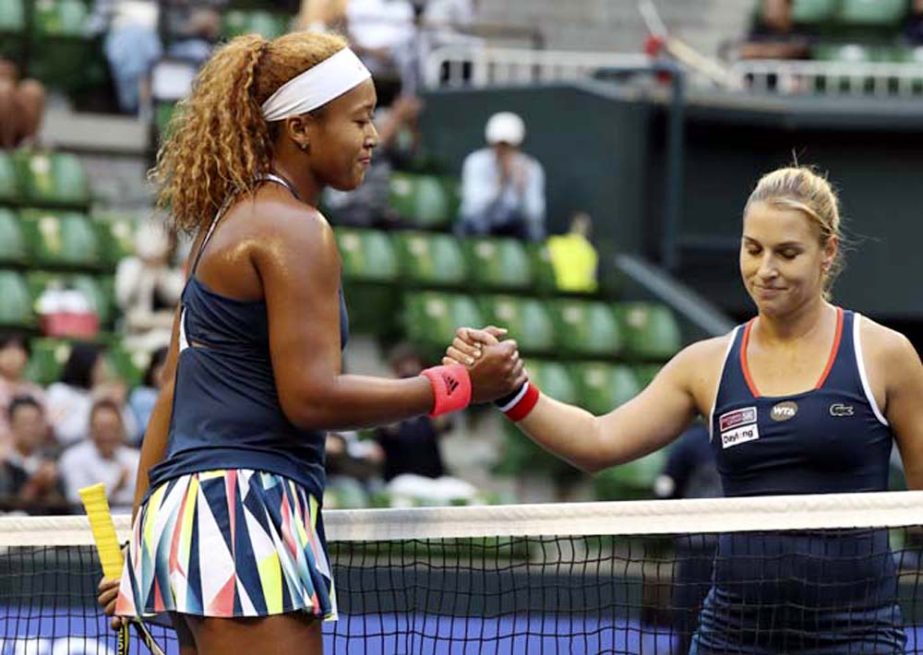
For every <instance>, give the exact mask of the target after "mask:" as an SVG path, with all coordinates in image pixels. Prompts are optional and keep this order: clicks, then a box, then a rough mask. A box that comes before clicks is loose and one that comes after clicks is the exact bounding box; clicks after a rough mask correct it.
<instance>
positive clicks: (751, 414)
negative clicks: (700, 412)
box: [718, 407, 756, 432]
mask: <svg viewBox="0 0 923 655" xmlns="http://www.w3.org/2000/svg"><path fill="white" fill-rule="evenodd" d="M748 423H756V407H744V408H743V409H735V410H734V411H732V412H725V413H724V414H722V415H721V416H719V417H718V429H719V430H720V431H721V432H724V431H725V430H730V429H731V428H736V427H738V426H740V425H747V424H748Z"/></svg>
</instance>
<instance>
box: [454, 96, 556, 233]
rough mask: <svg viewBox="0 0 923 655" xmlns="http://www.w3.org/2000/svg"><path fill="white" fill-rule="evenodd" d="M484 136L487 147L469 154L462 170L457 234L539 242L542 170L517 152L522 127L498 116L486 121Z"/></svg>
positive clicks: (515, 118)
mask: <svg viewBox="0 0 923 655" xmlns="http://www.w3.org/2000/svg"><path fill="white" fill-rule="evenodd" d="M485 134H486V137H487V143H488V146H489V147H487V148H482V149H480V150H477V151H475V152H472V153H471V154H469V155H468V156H467V157H466V158H465V162H464V164H463V166H462V192H461V196H462V197H461V208H460V210H459V213H460V215H459V224H458V230H459V232H461V233H462V234H469V235H470V234H492V235H496V236H514V237H518V238H520V239H529V240H533V241H538V240H541V239H543V238H544V236H545V171H544V169H543V168H542V165H541V164H540V163H539V162H538V161H536V160H535V159H534V158H532V157H530V156H529V155H527V154H525V153H523V152H522V151H521V150H520V146H521V145H522V142H523V139H525V136H526V126H525V123H523V120H522V119H521V118H520V117H519V116H517V115H516V114H514V113H511V112H500V113H498V114H494V115H493V116H491V117H490V120H488V121H487V127H486V130H485Z"/></svg>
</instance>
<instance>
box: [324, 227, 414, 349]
mask: <svg viewBox="0 0 923 655" xmlns="http://www.w3.org/2000/svg"><path fill="white" fill-rule="evenodd" d="M336 238H337V244H338V245H339V249H340V258H341V260H342V262H343V286H344V290H345V294H346V306H347V307H348V309H349V324H350V328H351V329H353V330H354V331H356V332H361V333H366V334H375V335H378V336H381V337H384V338H387V337H390V336H393V335H394V334H395V333H396V332H397V329H398V327H399V326H398V321H397V309H398V307H399V306H400V289H399V287H398V286H397V285H396V284H395V283H396V282H397V280H398V279H399V277H400V269H399V267H398V261H397V253H396V252H395V249H394V244H393V243H392V242H391V237H390V236H388V234H387V233H386V232H380V231H377V230H357V229H351V228H337V230H336Z"/></svg>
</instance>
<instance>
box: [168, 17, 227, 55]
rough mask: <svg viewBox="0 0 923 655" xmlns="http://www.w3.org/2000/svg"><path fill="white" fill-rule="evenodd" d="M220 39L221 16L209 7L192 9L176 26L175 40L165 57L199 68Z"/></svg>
mask: <svg viewBox="0 0 923 655" xmlns="http://www.w3.org/2000/svg"><path fill="white" fill-rule="evenodd" d="M220 37H221V14H219V13H218V11H216V10H215V9H213V8H211V7H196V8H193V9H192V11H191V12H190V13H189V16H188V17H187V18H186V20H185V21H183V22H182V23H181V24H180V25H179V26H178V28H177V35H176V40H174V41H173V43H171V44H170V45H169V47H168V48H167V57H170V58H172V59H180V60H182V61H185V62H189V63H190V64H193V65H194V66H195V67H196V68H200V67H201V66H202V65H203V64H204V63H205V62H206V61H208V58H209V57H211V55H212V51H213V50H214V49H215V44H216V43H218V39H219V38H220Z"/></svg>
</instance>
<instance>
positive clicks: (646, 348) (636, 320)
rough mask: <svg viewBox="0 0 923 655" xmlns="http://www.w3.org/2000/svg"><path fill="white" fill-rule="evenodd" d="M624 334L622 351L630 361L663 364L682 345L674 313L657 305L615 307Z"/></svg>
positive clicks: (621, 305)
mask: <svg viewBox="0 0 923 655" xmlns="http://www.w3.org/2000/svg"><path fill="white" fill-rule="evenodd" d="M614 311H615V314H616V318H618V319H619V321H620V322H621V324H622V328H623V330H624V333H625V352H626V354H627V355H628V356H629V357H631V358H632V359H639V360H646V361H663V360H666V359H669V358H670V357H672V356H673V355H674V354H676V352H677V351H678V350H679V349H680V347H681V345H682V336H681V334H680V330H679V324H678V323H677V322H676V317H675V316H674V315H673V312H672V311H670V309H669V308H668V307H666V306H664V305H660V304H657V303H644V302H635V303H619V304H617V305H616V306H615V308H614Z"/></svg>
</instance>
